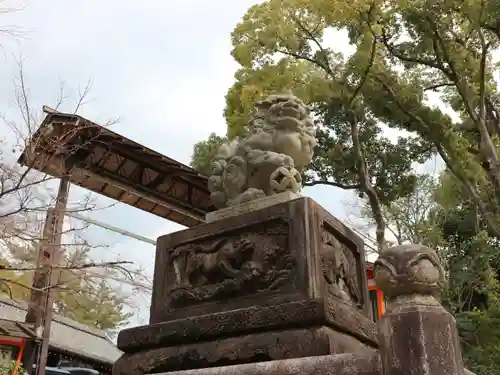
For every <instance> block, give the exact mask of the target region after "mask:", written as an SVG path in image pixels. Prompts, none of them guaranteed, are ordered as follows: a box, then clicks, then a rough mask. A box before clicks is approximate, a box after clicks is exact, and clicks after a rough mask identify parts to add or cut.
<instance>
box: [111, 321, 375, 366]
mask: <svg viewBox="0 0 500 375" xmlns="http://www.w3.org/2000/svg"><path fill="white" fill-rule="evenodd" d="M346 351H348V352H350V353H355V354H367V355H369V354H370V353H371V352H372V351H373V349H371V348H370V347H368V346H366V345H363V344H361V343H360V342H359V341H357V340H355V339H353V338H352V337H350V336H347V335H344V334H341V333H338V332H335V331H333V330H331V329H329V328H326V327H321V328H310V329H289V330H285V331H273V332H264V333H255V334H250V335H242V336H238V337H231V338H226V339H220V340H215V341H209V342H200V343H194V344H189V345H182V346H168V347H162V348H156V349H149V350H143V351H140V352H136V353H132V354H125V355H124V356H122V357H121V358H120V359H119V360H118V361H117V362H116V363H115V365H114V366H113V375H139V374H145V373H158V372H162V371H164V372H167V371H178V370H185V369H195V368H206V367H213V366H226V365H231V364H241V363H251V362H262V361H269V360H279V359H289V358H299V357H309V356H320V355H326V354H332V353H342V352H346Z"/></svg>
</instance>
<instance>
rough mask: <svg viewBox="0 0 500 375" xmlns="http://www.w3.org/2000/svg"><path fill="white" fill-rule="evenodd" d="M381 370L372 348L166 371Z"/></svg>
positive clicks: (212, 374)
mask: <svg viewBox="0 0 500 375" xmlns="http://www.w3.org/2000/svg"><path fill="white" fill-rule="evenodd" d="M380 370H381V367H380V358H379V355H378V353H376V352H372V353H370V354H367V355H356V354H337V355H327V356H318V357H308V358H294V359H285V360H281V361H271V362H258V363H251V364H244V365H236V366H224V367H213V368H204V369H199V370H187V371H174V372H169V373H168V375H271V374H272V375H304V374H307V375H379V374H380ZM157 375H167V374H166V373H164V374H157Z"/></svg>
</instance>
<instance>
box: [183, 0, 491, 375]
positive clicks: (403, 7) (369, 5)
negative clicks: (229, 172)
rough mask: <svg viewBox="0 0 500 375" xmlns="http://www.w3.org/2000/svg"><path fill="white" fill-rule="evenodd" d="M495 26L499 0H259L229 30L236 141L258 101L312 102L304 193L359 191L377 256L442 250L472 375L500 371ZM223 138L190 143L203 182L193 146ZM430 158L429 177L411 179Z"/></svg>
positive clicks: (210, 145) (231, 131) (230, 105)
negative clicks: (312, 133)
mask: <svg viewBox="0 0 500 375" xmlns="http://www.w3.org/2000/svg"><path fill="white" fill-rule="evenodd" d="M499 19H500V0H468V1H462V0H444V1H435V0H411V1H409V0H393V1H387V0H351V1H343V0H333V1H324V0H267V1H264V2H261V3H259V4H257V5H254V6H252V7H251V8H250V9H249V10H248V11H247V12H246V14H245V15H244V16H243V19H242V20H241V22H240V23H239V24H238V25H237V26H236V27H235V29H234V31H233V33H232V35H231V38H232V44H233V49H232V56H233V57H234V58H235V60H236V61H237V62H238V63H239V65H240V68H239V69H238V71H237V72H236V74H235V83H234V84H233V86H232V87H231V88H230V89H229V90H228V93H227V95H226V107H225V110H224V115H225V118H226V121H227V134H226V135H225V136H227V138H229V139H233V138H234V137H237V136H240V135H242V134H244V133H245V132H246V130H247V129H246V126H247V123H248V121H249V119H250V118H251V116H252V113H253V103H254V102H255V101H257V100H260V99H262V98H263V97H265V96H267V95H269V94H273V93H279V92H289V91H291V92H293V93H294V94H295V95H296V96H298V97H300V98H301V99H302V100H304V101H305V102H306V103H307V104H308V105H310V106H311V109H312V114H313V116H314V119H315V120H316V121H317V124H318V133H317V134H318V141H319V142H318V147H317V150H316V154H315V157H314V159H313V162H312V163H311V165H310V166H309V168H308V170H307V171H306V176H304V177H305V181H306V183H305V184H306V185H316V184H326V185H331V186H335V187H337V188H341V189H346V190H353V191H356V192H357V193H358V195H359V196H360V197H361V198H362V199H363V200H362V203H361V206H363V207H364V208H363V210H362V216H363V217H364V218H365V219H367V220H368V221H369V223H370V224H373V226H374V227H375V229H376V237H377V238H376V244H377V248H378V249H379V250H382V249H383V248H385V247H386V246H390V245H391V241H390V240H394V241H393V242H396V243H405V242H420V243H425V244H428V245H429V246H432V247H434V248H436V249H437V250H438V251H439V254H440V256H441V257H442V260H443V264H444V266H445V268H446V270H447V274H448V277H449V279H450V283H449V287H448V289H447V291H446V296H445V303H446V306H448V308H449V309H450V311H452V312H453V313H454V314H455V316H456V318H457V323H458V326H459V330H460V335H461V340H462V344H463V351H464V356H465V360H466V365H467V366H468V367H469V368H470V369H471V370H473V371H475V372H476V373H477V374H496V373H499V372H498V368H499V367H498V364H499V363H500V349H499V348H500V335H499V334H497V332H498V331H499V330H498V329H496V328H495V327H497V326H498V322H499V321H500V320H499V317H500V304H499V301H500V299H499V297H500V294H499V289H498V280H499V279H500V274H499V271H498V270H499V266H500V264H499V263H498V259H500V258H499V250H498V249H499V243H498V241H499V240H500V219H499V218H500V216H499V215H500V163H499V160H498V152H499V146H500V144H499V137H500V94H499V93H498V89H497V83H498V78H499V77H500V63H499V62H498V55H497V57H496V58H497V59H496V60H495V53H496V52H498V49H499V47H500V22H499V21H498V20H499ZM344 39H347V40H348V43H345V45H343V40H344ZM340 47H343V48H340ZM222 140H223V137H218V136H216V135H215V134H213V135H211V137H210V139H209V140H208V141H201V142H200V143H198V144H197V145H196V146H195V153H194V154H193V159H192V165H193V166H194V167H195V168H197V169H198V170H200V171H202V172H203V173H207V172H208V171H209V169H208V168H207V166H208V165H209V164H210V158H211V157H212V156H213V154H212V153H211V152H207V151H204V152H201V150H213V149H214V148H215V147H216V145H218V144H220V143H221V142H222ZM430 157H437V158H439V159H441V161H442V162H443V164H444V170H443V171H442V173H441V174H440V176H439V179H436V178H435V176H426V175H421V174H419V173H417V172H416V168H415V166H416V165H417V164H419V163H423V162H425V161H427V160H429V158H430ZM389 233H392V235H388V234H389ZM386 237H387V238H388V239H386Z"/></svg>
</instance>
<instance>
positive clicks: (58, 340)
mask: <svg viewBox="0 0 500 375" xmlns="http://www.w3.org/2000/svg"><path fill="white" fill-rule="evenodd" d="M26 310H27V304H26V303H25V302H20V301H13V300H11V299H9V298H8V297H7V296H4V295H0V319H8V320H14V321H17V322H23V321H24V318H25V315H26ZM50 345H51V346H52V347H53V348H55V349H59V350H64V351H65V352H68V353H72V354H76V355H79V356H85V357H88V358H91V359H94V360H96V361H99V362H104V363H109V364H113V363H114V362H115V361H116V360H117V359H118V358H119V357H120V356H121V354H122V352H121V351H120V350H119V349H118V348H117V347H116V346H115V345H114V344H113V342H112V341H111V340H110V339H109V337H108V336H107V335H106V333H105V332H103V331H101V330H98V329H94V328H90V327H87V326H86V325H84V324H81V323H78V322H75V321H74V320H71V319H68V318H65V317H62V316H59V315H55V316H54V319H53V321H52V325H51V329H50Z"/></svg>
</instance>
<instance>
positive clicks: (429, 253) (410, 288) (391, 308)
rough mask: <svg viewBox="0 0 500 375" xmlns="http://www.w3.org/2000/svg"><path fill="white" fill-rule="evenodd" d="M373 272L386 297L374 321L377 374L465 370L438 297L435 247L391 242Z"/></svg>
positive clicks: (440, 276) (459, 373) (460, 374)
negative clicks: (377, 343)
mask: <svg viewBox="0 0 500 375" xmlns="http://www.w3.org/2000/svg"><path fill="white" fill-rule="evenodd" d="M374 272H375V280H376V282H377V286H378V287H379V288H380V289H382V291H383V292H384V294H385V296H386V297H387V298H388V303H387V311H386V313H385V314H384V316H383V318H382V320H381V321H380V323H379V332H380V357H381V359H382V369H383V372H382V374H383V375H400V374H414V375H441V374H446V375H464V367H463V363H462V355H461V352H460V344H459V340H458V332H457V327H456V324H455V319H454V318H453V317H452V316H451V315H450V313H448V312H447V311H446V310H445V309H444V308H443V306H441V304H440V303H439V300H438V297H439V294H440V293H441V289H442V287H443V285H444V282H445V278H444V271H443V269H442V267H441V264H440V262H439V259H438V257H437V255H436V253H435V252H434V250H432V249H430V248H427V247H425V246H421V245H404V246H397V247H394V248H390V249H388V250H386V251H385V252H383V253H382V254H381V255H380V257H379V258H378V260H377V261H376V262H375V265H374ZM469 373H470V372H469Z"/></svg>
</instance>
